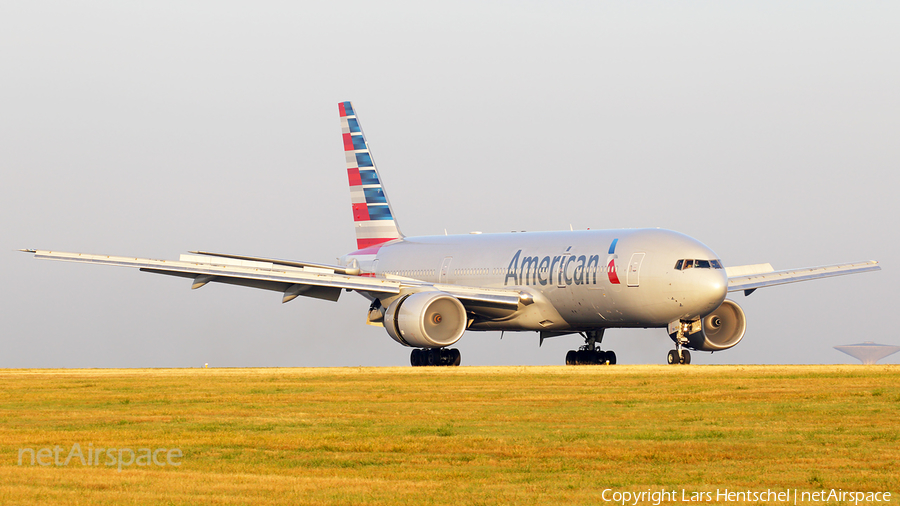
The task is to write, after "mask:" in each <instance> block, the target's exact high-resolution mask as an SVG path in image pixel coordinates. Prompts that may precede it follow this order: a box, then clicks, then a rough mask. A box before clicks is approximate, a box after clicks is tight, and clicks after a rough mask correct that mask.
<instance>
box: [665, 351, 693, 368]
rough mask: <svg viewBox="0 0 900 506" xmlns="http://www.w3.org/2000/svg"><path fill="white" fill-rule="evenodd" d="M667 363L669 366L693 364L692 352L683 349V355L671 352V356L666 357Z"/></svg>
mask: <svg viewBox="0 0 900 506" xmlns="http://www.w3.org/2000/svg"><path fill="white" fill-rule="evenodd" d="M666 362H667V363H668V364H669V365H675V364H690V363H691V352H689V351H687V350H685V349H682V350H681V354H680V355H679V354H678V350H669V355H668V356H667V357H666Z"/></svg>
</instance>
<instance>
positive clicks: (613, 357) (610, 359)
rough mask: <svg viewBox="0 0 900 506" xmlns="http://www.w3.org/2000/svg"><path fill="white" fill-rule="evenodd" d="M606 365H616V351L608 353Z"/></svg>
mask: <svg viewBox="0 0 900 506" xmlns="http://www.w3.org/2000/svg"><path fill="white" fill-rule="evenodd" d="M606 363H607V364H609V365H616V352H614V351H607V352H606Z"/></svg>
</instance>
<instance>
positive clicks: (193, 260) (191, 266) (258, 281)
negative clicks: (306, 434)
mask: <svg viewBox="0 0 900 506" xmlns="http://www.w3.org/2000/svg"><path fill="white" fill-rule="evenodd" d="M22 251H24V252H27V253H34V257H35V258H39V259H44V260H59V261H64V262H78V263H88V264H97V265H113V266H119V267H136V268H138V269H140V270H141V271H144V272H152V273H155V274H165V275H168V276H177V277H182V278H192V279H193V280H194V282H193V283H192V285H191V288H193V289H197V288H200V287H202V286H204V285H206V284H207V283H210V282H215V283H226V284H232V285H239V286H246V287H250V288H259V289H263V290H272V291H278V292H282V293H284V297H283V299H282V302H288V301H291V300H293V299H294V298H296V297H297V296H300V295H302V296H306V297H314V298H318V299H325V300H331V301H336V300H338V297H339V296H340V294H341V290H353V291H357V292H363V293H369V294H373V295H379V296H384V295H388V296H389V295H393V294H400V293H402V292H405V291H414V290H440V291H442V292H446V293H449V294H451V295H453V296H455V297H457V298H458V299H460V301H461V302H462V303H463V304H464V305H467V304H475V305H478V304H490V305H499V306H504V307H509V308H512V309H515V308H517V307H518V306H519V303H520V302H523V303H524V304H526V305H527V304H528V303H530V300H531V299H530V296H529V295H528V294H524V293H520V292H519V291H518V290H511V289H503V288H483V287H469V286H457V285H444V284H434V283H428V282H425V281H420V280H415V279H408V278H403V279H397V278H376V277H371V276H361V275H354V274H345V273H344V272H351V273H352V272H354V269H346V268H342V267H340V266H326V265H324V264H317V263H307V262H288V261H281V260H269V259H261V258H256V257H247V256H239V255H223V254H211V255H214V256H207V255H181V257H180V259H179V260H153V259H149V258H134V257H120V256H111V255H87V254H84V253H66V252H60V251H46V250H33V249H28V250H22ZM341 269H344V272H340V270H341Z"/></svg>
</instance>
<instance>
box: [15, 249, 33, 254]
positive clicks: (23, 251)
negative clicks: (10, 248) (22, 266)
mask: <svg viewBox="0 0 900 506" xmlns="http://www.w3.org/2000/svg"><path fill="white" fill-rule="evenodd" d="M19 251H21V252H22V253H37V250H36V249H20V250H19Z"/></svg>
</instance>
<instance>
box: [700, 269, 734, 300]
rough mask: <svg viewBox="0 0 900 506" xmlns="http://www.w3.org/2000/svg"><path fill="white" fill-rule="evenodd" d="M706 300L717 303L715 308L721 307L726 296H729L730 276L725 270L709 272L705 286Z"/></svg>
mask: <svg viewBox="0 0 900 506" xmlns="http://www.w3.org/2000/svg"><path fill="white" fill-rule="evenodd" d="M703 294H704V296H705V297H704V298H705V299H706V300H708V301H710V302H713V301H715V307H719V305H720V304H722V301H724V300H725V296H726V295H728V275H727V274H725V270H724V269H714V270H711V271H710V272H709V276H707V279H706V282H705V283H704V284H703Z"/></svg>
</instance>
